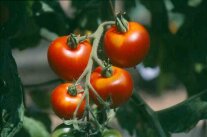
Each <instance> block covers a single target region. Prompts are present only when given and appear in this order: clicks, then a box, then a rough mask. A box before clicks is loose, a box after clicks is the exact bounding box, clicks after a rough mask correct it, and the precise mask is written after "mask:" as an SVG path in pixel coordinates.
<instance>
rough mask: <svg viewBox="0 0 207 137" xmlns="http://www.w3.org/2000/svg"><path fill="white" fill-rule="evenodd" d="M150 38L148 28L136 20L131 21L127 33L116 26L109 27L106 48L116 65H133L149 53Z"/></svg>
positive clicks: (105, 42)
mask: <svg viewBox="0 0 207 137" xmlns="http://www.w3.org/2000/svg"><path fill="white" fill-rule="evenodd" d="M149 45H150V38H149V34H148V32H147V30H146V29H145V28H144V27H143V26H142V25H140V24H139V23H136V22H129V29H128V31H127V32H126V33H122V32H119V31H118V30H117V28H116V26H112V27H111V28H109V29H108V30H107V31H106V33H105V36H104V50H105V52H106V55H107V56H108V57H109V58H110V59H111V62H112V64H113V65H115V66H119V67H133V66H135V65H137V64H138V63H140V62H141V61H142V60H143V59H144V57H145V56H146V54H147V53H148V50H149V47H150V46H149Z"/></svg>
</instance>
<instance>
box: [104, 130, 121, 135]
mask: <svg viewBox="0 0 207 137" xmlns="http://www.w3.org/2000/svg"><path fill="white" fill-rule="evenodd" d="M102 137H122V135H121V133H120V132H119V131H118V130H115V129H109V130H106V131H104V132H103V135H102Z"/></svg>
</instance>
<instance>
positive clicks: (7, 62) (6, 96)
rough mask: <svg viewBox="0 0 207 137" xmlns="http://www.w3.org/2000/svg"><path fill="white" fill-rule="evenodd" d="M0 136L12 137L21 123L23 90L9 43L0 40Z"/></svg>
mask: <svg viewBox="0 0 207 137" xmlns="http://www.w3.org/2000/svg"><path fill="white" fill-rule="evenodd" d="M0 62H1V65H0V104H1V105H0V115H1V117H0V136H1V137H13V136H14V134H15V133H17V132H18V131H19V130H20V129H21V127H22V122H23V115H24V107H23V99H22V98H23V89H22V84H21V81H20V79H19V77H18V74H17V66H16V63H15V61H14V58H13V57H12V54H11V47H10V43H9V42H8V41H7V40H5V39H0Z"/></svg>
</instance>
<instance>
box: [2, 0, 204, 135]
mask: <svg viewBox="0 0 207 137" xmlns="http://www.w3.org/2000/svg"><path fill="white" fill-rule="evenodd" d="M119 12H126V18H127V19H128V20H130V21H136V22H139V23H141V24H143V25H144V26H145V27H146V28H147V30H148V31H149V33H150V37H151V44H150V51H149V54H148V56H147V57H146V58H145V59H144V61H143V62H142V63H140V64H139V65H137V66H136V67H135V68H129V69H127V70H128V71H129V72H130V73H131V74H132V76H133V79H134V85H135V89H136V92H138V94H140V95H141V97H142V98H143V99H144V100H145V101H146V103H147V104H148V105H149V106H150V107H151V108H152V109H153V110H154V111H159V110H163V109H165V108H168V107H171V106H174V105H176V104H178V103H180V102H182V101H184V100H186V99H188V98H190V97H192V96H195V95H197V94H198V93H200V92H201V91H203V90H204V89H207V84H206V83H207V27H206V24H207V14H206V13H207V1H206V0H182V1H177V0H59V1H58V0H39V1H38V0H34V1H33V0H28V1H14V0H7V1H4V0H3V1H1V2H0V14H1V15H0V25H1V30H0V31H1V32H0V36H1V38H5V39H6V40H8V41H9V43H10V45H11V47H12V54H13V57H14V58H15V61H16V64H17V67H18V73H19V76H20V78H21V81H22V84H23V86H24V91H25V94H24V96H25V98H24V100H25V107H26V110H25V113H26V115H27V116H29V117H32V118H34V119H36V120H38V121H41V122H42V123H43V125H44V127H45V129H46V131H47V132H49V133H50V132H51V131H53V130H54V128H55V127H56V126H57V125H59V124H61V123H62V120H61V119H59V118H58V117H57V116H56V115H55V114H54V113H53V111H52V110H51V106H50V94H51V91H52V90H53V89H54V88H55V87H56V86H57V85H58V84H59V83H61V82H62V80H60V79H59V78H58V76H57V75H56V74H54V72H53V71H52V70H51V68H50V67H49V65H48V62H47V49H48V46H49V44H50V42H51V41H52V40H54V39H55V38H56V37H58V36H62V35H69V34H70V33H75V34H80V35H86V34H90V33H92V32H93V31H95V30H96V28H97V27H98V25H99V24H100V23H101V22H104V21H108V20H114V15H115V14H117V13H119ZM98 54H99V57H100V58H102V57H103V55H102V54H103V52H102V50H101V49H100V50H99V53H98ZM125 107H128V106H127V105H126V106H125ZM123 108H124V107H123ZM178 113H179V112H178ZM119 114H120V113H117V115H118V116H117V117H118V118H116V117H115V118H114V119H113V120H112V121H111V122H110V125H111V126H112V127H114V128H117V129H119V130H120V131H121V132H122V134H123V136H124V137H135V136H138V134H137V133H136V132H133V133H130V132H128V128H129V127H130V126H129V127H127V128H126V127H125V126H123V124H122V123H121V122H120V118H124V117H122V116H121V115H119ZM134 115H136V113H133V116H134ZM135 117H136V116H135ZM185 117H188V115H186V116H185ZM184 122H185V121H184ZM137 123H139V121H137ZM129 124H130V123H129ZM180 124H182V122H181V123H180ZM183 131H185V132H186V131H189V132H188V133H179V132H180V131H178V133H174V132H173V134H172V137H207V127H206V122H205V121H200V122H199V123H198V124H197V126H196V127H194V128H193V129H190V128H189V129H188V130H182V131H181V132H183ZM16 136H20V135H16ZM140 137H142V136H140ZM144 137H145V136H144Z"/></svg>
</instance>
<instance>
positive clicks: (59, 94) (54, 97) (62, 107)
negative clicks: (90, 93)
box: [51, 83, 86, 120]
mask: <svg viewBox="0 0 207 137" xmlns="http://www.w3.org/2000/svg"><path fill="white" fill-rule="evenodd" d="M82 90H83V88H82V87H81V86H80V85H77V86H74V85H73V84H72V83H64V84H60V85H59V86H57V87H56V88H55V89H54V90H53V91H52V94H51V104H52V108H53V110H54V112H55V114H56V115H57V116H58V117H60V118H63V119H67V120H68V119H72V118H73V114H74V112H75V110H76V108H77V106H78V104H79V102H80V101H81V98H82V96H83V92H79V91H82ZM85 106H86V100H85V99H84V100H83V101H82V103H81V105H80V108H79V109H78V111H77V118H81V117H82V116H83V113H84V110H85Z"/></svg>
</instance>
